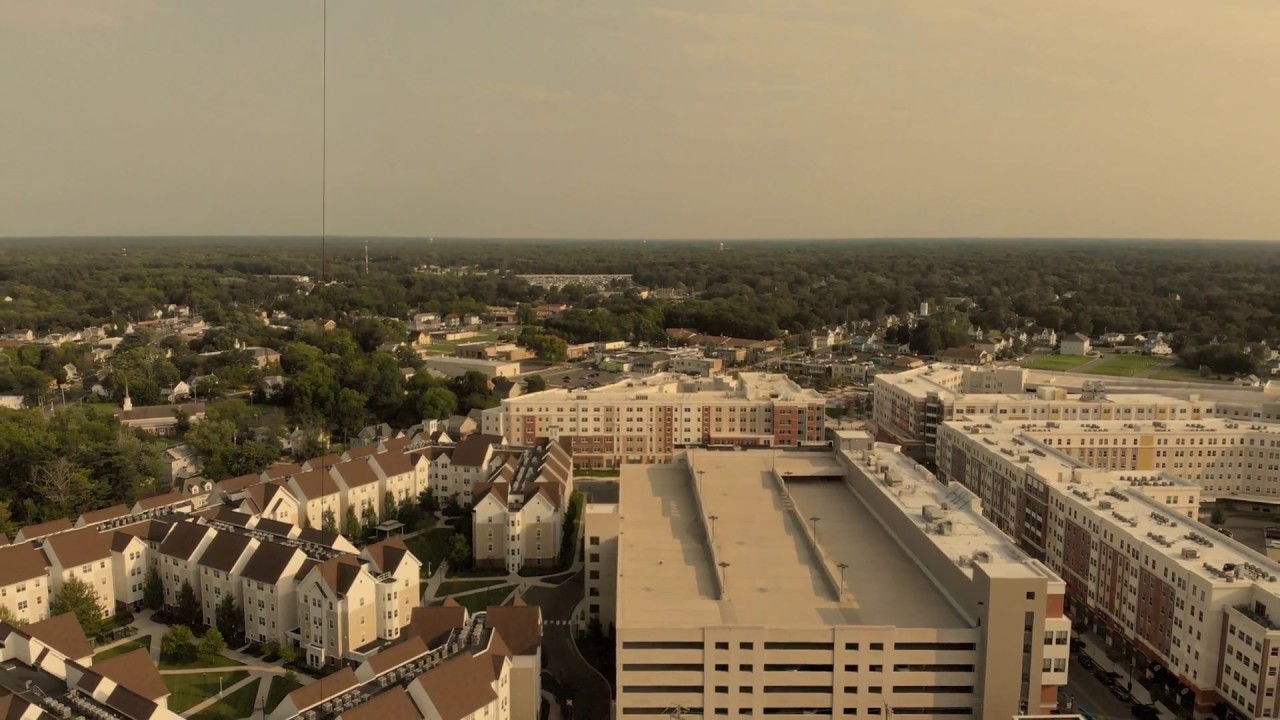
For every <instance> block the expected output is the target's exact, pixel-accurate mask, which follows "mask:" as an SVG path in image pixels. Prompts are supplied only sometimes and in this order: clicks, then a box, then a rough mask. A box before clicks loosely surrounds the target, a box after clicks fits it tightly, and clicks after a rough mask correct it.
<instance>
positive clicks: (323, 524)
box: [320, 510, 338, 533]
mask: <svg viewBox="0 0 1280 720" xmlns="http://www.w3.org/2000/svg"><path fill="white" fill-rule="evenodd" d="M320 530H321V531H322V532H327V533H336V532H338V519H337V518H336V517H334V514H333V511H332V510H325V511H324V512H322V513H321V514H320Z"/></svg>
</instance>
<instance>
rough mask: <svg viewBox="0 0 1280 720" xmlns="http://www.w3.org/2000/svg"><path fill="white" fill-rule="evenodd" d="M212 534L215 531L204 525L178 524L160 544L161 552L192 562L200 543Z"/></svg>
mask: <svg viewBox="0 0 1280 720" xmlns="http://www.w3.org/2000/svg"><path fill="white" fill-rule="evenodd" d="M210 532H213V531H212V530H210V529H209V528H208V527H206V526H204V525H197V524H195V523H189V522H180V523H177V524H175V525H174V526H173V529H171V530H170V531H169V534H168V535H167V536H166V537H165V539H164V542H162V543H160V552H161V553H162V554H164V555H168V556H170V557H176V558H181V559H183V560H190V559H191V556H192V555H194V554H195V552H196V549H197V548H198V547H200V542H201V541H202V540H204V537H205V535H207V534H209V533H210Z"/></svg>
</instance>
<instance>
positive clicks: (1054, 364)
mask: <svg viewBox="0 0 1280 720" xmlns="http://www.w3.org/2000/svg"><path fill="white" fill-rule="evenodd" d="M1094 359H1095V358H1091V357H1089V356H1088V355H1059V354H1057V353H1053V354H1051V355H1041V356H1040V357H1038V358H1036V359H1035V360H1033V361H1031V362H1029V363H1027V364H1026V366H1025V367H1029V368H1031V369H1032V370H1056V371H1057V372H1067V371H1068V370H1074V369H1075V368H1078V367H1080V366H1081V365H1084V364H1085V363H1087V362H1091V361H1093V360H1094Z"/></svg>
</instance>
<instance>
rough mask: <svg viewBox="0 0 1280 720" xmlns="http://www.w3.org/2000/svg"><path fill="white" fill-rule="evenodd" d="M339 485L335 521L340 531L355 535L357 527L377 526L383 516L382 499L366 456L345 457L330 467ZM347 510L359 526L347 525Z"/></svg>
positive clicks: (330, 471) (375, 474)
mask: <svg viewBox="0 0 1280 720" xmlns="http://www.w3.org/2000/svg"><path fill="white" fill-rule="evenodd" d="M329 474H330V475H332V476H333V480H334V483H335V484H336V485H337V488H338V522H339V525H340V526H341V527H342V531H343V532H345V533H347V534H348V535H351V536H352V537H355V536H356V533H358V532H359V528H361V527H364V526H365V525H377V524H378V522H379V521H380V520H381V518H382V511H383V501H382V495H381V494H380V493H379V492H378V484H379V483H378V474H377V473H376V472H374V470H373V468H372V467H371V466H370V465H369V461H368V460H366V459H363V458H362V459H359V460H347V461H346V462H341V463H338V464H336V465H334V466H333V467H332V468H330V469H329ZM348 510H350V511H351V513H353V514H354V515H355V522H356V524H357V526H358V527H347V524H348V521H349V517H350V516H349V514H348V512H347V511H348Z"/></svg>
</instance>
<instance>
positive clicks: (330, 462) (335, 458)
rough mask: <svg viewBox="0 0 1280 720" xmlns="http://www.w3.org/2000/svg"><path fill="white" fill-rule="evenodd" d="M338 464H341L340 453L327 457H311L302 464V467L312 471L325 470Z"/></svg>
mask: <svg viewBox="0 0 1280 720" xmlns="http://www.w3.org/2000/svg"><path fill="white" fill-rule="evenodd" d="M340 462H342V453H329V454H328V455H321V456H320V457H313V458H311V459H310V460H308V461H306V462H305V463H303V465H304V466H305V467H307V468H310V469H312V470H324V469H326V468H330V467H333V466H334V465H337V464H338V463H340Z"/></svg>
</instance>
